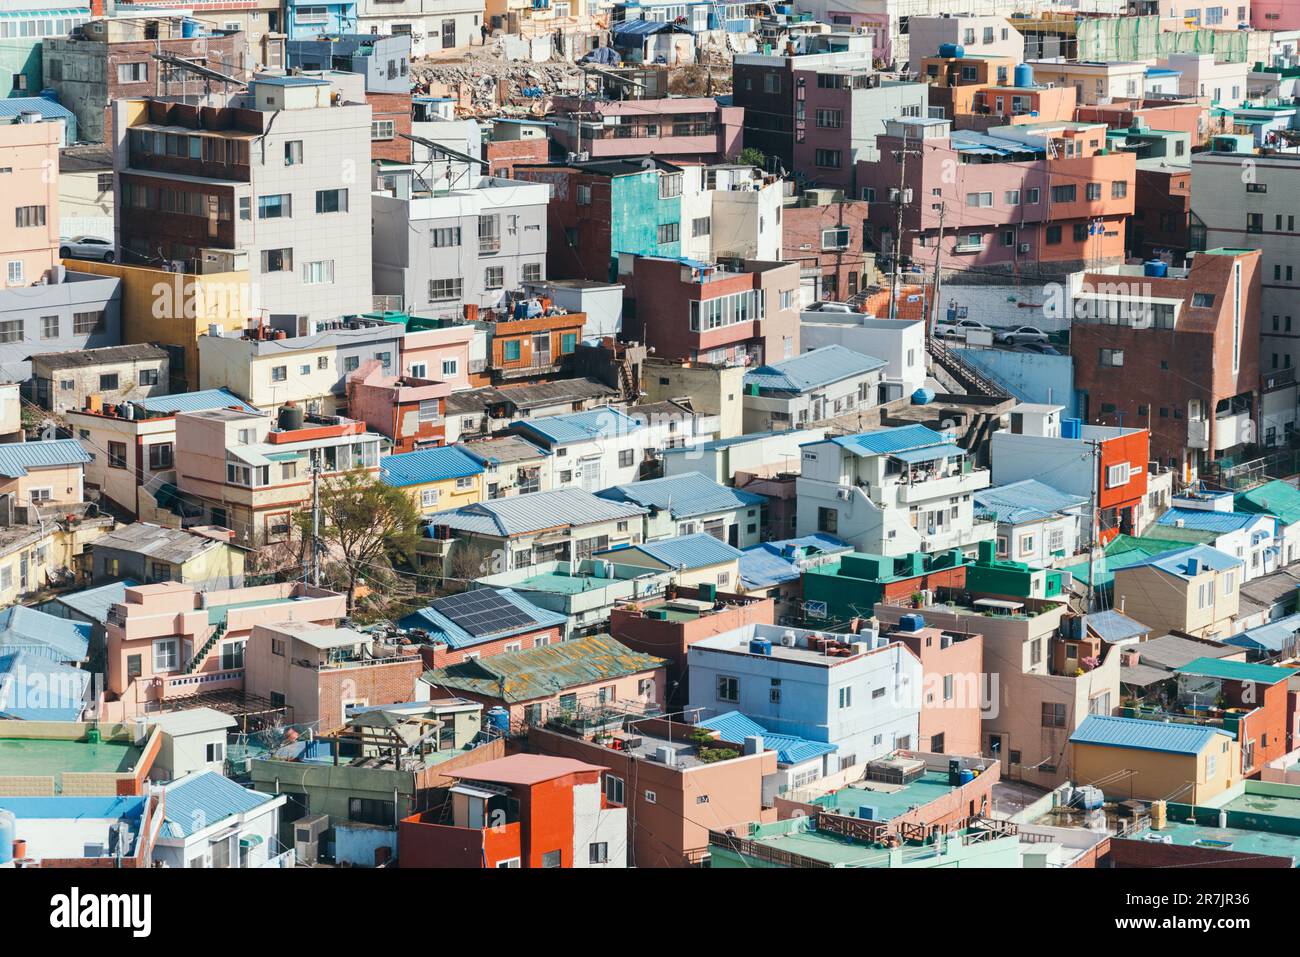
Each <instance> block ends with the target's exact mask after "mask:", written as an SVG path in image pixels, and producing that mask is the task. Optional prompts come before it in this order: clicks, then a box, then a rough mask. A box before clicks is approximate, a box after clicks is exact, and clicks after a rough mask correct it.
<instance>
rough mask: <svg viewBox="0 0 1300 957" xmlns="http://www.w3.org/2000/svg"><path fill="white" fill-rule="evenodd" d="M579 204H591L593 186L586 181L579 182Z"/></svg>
mask: <svg viewBox="0 0 1300 957" xmlns="http://www.w3.org/2000/svg"><path fill="white" fill-rule="evenodd" d="M578 205H579V206H590V205H591V187H590V186H588V185H586V184H584V183H579V184H578Z"/></svg>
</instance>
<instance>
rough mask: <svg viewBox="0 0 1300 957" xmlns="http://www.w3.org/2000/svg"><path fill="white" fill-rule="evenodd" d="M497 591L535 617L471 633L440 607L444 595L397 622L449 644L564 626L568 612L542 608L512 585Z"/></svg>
mask: <svg viewBox="0 0 1300 957" xmlns="http://www.w3.org/2000/svg"><path fill="white" fill-rule="evenodd" d="M489 590H490V591H495V592H496V593H497V594H498V595H500V596H501V597H502V598H504V599H505V600H506V601H508V602H510V604H512V605H514V606H515V607H516V608H518V609H519V610H520V611H521V612H523V613H524V614H525V615H528V616H529V617H531V618H532V621H530V622H528V623H527V624H524V625H520V626H519V627H518V628H512V629H510V630H508V631H499V632H496V633H494V634H490V635H478V636H475V635H471V634H470V633H469V632H468V631H466V630H465V629H464V628H462V627H460V625H458V624H456V623H455V622H454V621H452V620H451V619H450V618H448V617H447V616H446V615H444V614H443V613H442V612H441V611H440V610H439V605H440V603H442V602H444V601H445V600H446V599H445V598H439V599H436V600H434V601H432V602H430V603H429V604H428V605H426V606H425V607H423V608H421V609H420V610H419V611H415V612H412V613H411V614H409V615H407V616H406V617H405V618H403V619H402V620H401V621H400V622H398V624H399V625H400V626H401V627H403V628H423V629H424V630H425V631H427V632H428V633H429V638H430V640H431V641H435V642H440V643H442V644H444V645H447V646H448V647H450V648H469V647H472V646H473V645H481V644H483V643H484V642H485V641H499V640H501V639H502V638H510V637H512V636H513V635H522V634H526V633H528V632H531V631H540V630H542V629H543V628H554V627H557V626H563V625H564V624H566V623H567V622H568V620H569V618H568V616H567V615H562V614H560V613H558V612H554V611H549V610H547V609H545V608H539V607H537V606H536V605H534V604H533V603H532V602H530V601H529V600H528V599H526V598H524V597H523V596H522V595H518V594H516V593H515V592H513V591H511V590H510V589H509V588H493V589H489ZM446 597H447V598H454V597H455V596H454V595H448V596H446Z"/></svg>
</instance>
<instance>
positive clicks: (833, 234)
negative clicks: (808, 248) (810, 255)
mask: <svg viewBox="0 0 1300 957" xmlns="http://www.w3.org/2000/svg"><path fill="white" fill-rule="evenodd" d="M848 248H849V231H848V230H847V229H823V230H822V249H848Z"/></svg>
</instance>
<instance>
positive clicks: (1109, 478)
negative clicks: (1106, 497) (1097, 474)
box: [1106, 462, 1129, 488]
mask: <svg viewBox="0 0 1300 957" xmlns="http://www.w3.org/2000/svg"><path fill="white" fill-rule="evenodd" d="M1128 480H1129V464H1128V463H1127V462H1120V463H1119V464H1118V465H1111V466H1108V467H1107V469H1106V488H1116V487H1118V486H1120V485H1127V484H1128Z"/></svg>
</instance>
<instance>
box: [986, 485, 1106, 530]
mask: <svg viewBox="0 0 1300 957" xmlns="http://www.w3.org/2000/svg"><path fill="white" fill-rule="evenodd" d="M975 504H976V505H979V506H981V507H983V508H985V509H987V510H989V511H991V512H994V513H996V515H997V520H998V521H999V522H1009V523H1010V524H1012V525H1014V524H1017V523H1019V522H1032V521H1038V520H1040V519H1044V518H1051V517H1052V516H1053V515H1057V514H1059V513H1061V512H1064V511H1066V510H1067V509H1070V508H1077V507H1078V506H1080V505H1087V504H1088V499H1087V497H1086V496H1083V495H1070V494H1069V493H1067V492H1060V491H1057V490H1056V489H1054V488H1052V487H1051V486H1050V485H1046V484H1044V483H1043V482H1040V481H1038V479H1024V480H1023V481H1020V482H1011V483H1010V484H1008V485H999V486H998V487H997V488H986V489H983V490H981V491H979V492H976V493H975Z"/></svg>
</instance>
